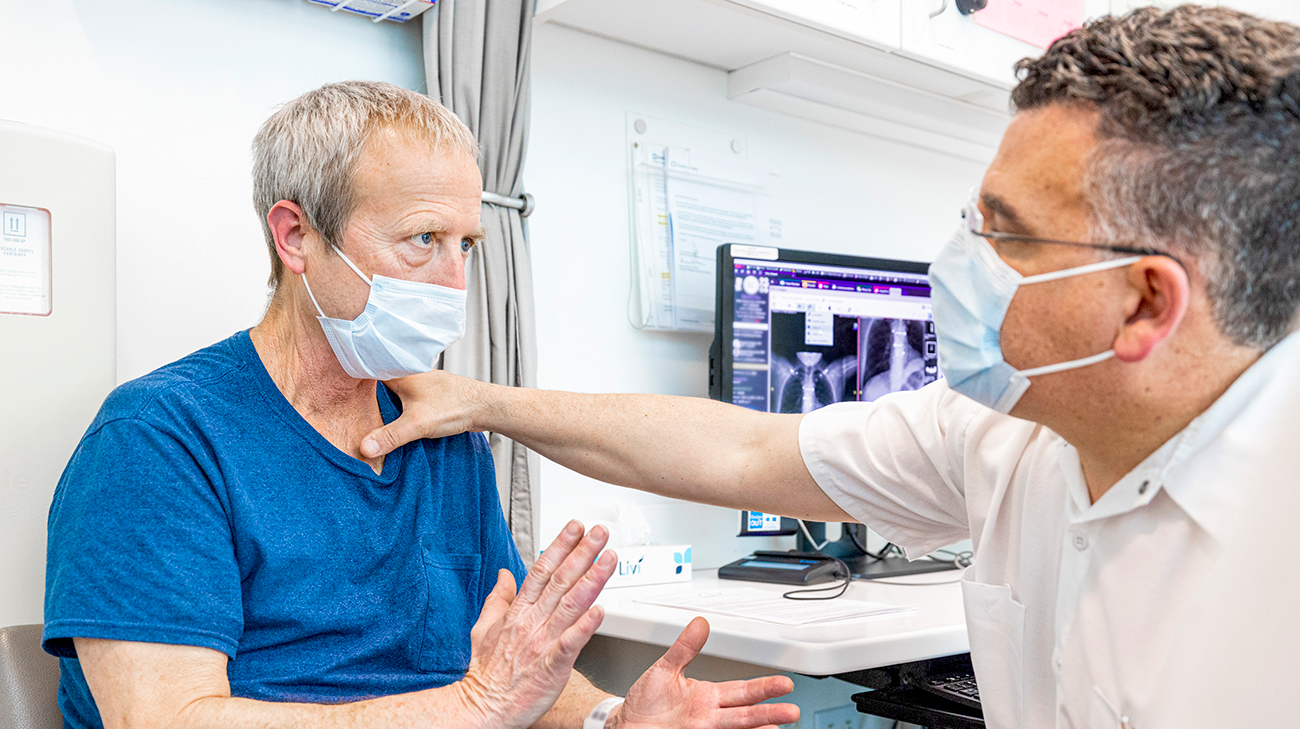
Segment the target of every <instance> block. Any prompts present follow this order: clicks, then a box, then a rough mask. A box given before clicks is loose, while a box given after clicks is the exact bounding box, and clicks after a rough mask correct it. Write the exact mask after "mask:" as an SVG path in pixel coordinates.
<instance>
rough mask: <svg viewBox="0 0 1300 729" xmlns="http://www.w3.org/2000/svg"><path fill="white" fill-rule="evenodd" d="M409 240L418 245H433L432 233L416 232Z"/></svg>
mask: <svg viewBox="0 0 1300 729" xmlns="http://www.w3.org/2000/svg"><path fill="white" fill-rule="evenodd" d="M411 240H412V241H413V242H414V243H415V244H416V245H418V246H430V245H433V233H416V234H415V235H413V236H411Z"/></svg>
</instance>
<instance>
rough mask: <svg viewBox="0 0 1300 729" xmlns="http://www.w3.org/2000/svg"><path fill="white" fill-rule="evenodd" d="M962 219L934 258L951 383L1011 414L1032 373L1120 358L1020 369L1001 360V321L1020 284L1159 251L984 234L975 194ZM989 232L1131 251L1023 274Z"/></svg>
mask: <svg viewBox="0 0 1300 729" xmlns="http://www.w3.org/2000/svg"><path fill="white" fill-rule="evenodd" d="M962 218H963V220H962V223H961V225H960V226H959V227H958V228H957V232H956V233H955V234H954V235H953V237H952V240H950V241H949V242H948V245H946V246H944V248H943V249H942V250H941V251H939V255H938V256H937V257H935V259H934V263H932V264H930V286H931V287H932V290H931V294H930V295H931V302H932V304H933V306H934V327H935V332H936V335H937V338H938V342H939V368H940V369H941V370H942V371H943V376H944V377H945V378H946V379H947V380H948V385H949V387H951V388H952V389H953V390H955V391H957V392H959V393H961V394H963V395H965V396H966V397H969V398H970V399H972V400H974V401H976V402H978V403H980V404H981V405H984V406H986V407H990V408H993V409H994V410H997V411H998V412H1001V413H1007V412H1010V411H1011V408H1013V407H1015V405H1016V403H1017V402H1019V401H1020V398H1021V396H1022V395H1024V394H1025V390H1027V389H1029V378H1031V377H1034V376H1036V375H1045V374H1048V373H1051V372H1061V371H1064V370H1072V369H1076V368H1079V367H1086V366H1088V365H1091V364H1096V363H1097V362H1101V361H1103V360H1107V359H1110V358H1111V357H1114V356H1115V350H1114V349H1109V350H1107V351H1105V352H1101V353H1099V354H1095V355H1092V356H1091V357H1083V358H1081V359H1076V360H1071V361H1069V362H1061V363H1059V364H1053V365H1046V366H1043V367H1034V368H1032V369H1027V370H1017V369H1016V368H1014V367H1012V366H1011V365H1009V364H1007V362H1006V360H1004V359H1003V358H1002V345H1001V342H1000V339H1001V335H1002V321H1003V319H1005V318H1006V315H1007V309H1008V307H1010V306H1011V299H1012V298H1013V297H1015V295H1016V291H1017V290H1018V289H1019V288H1020V287H1021V286H1025V285H1028V284H1035V283H1042V282H1044V281H1055V280H1057V279H1061V278H1069V277H1071V276H1083V275H1085V274H1090V273H1095V272H1097V271H1106V270H1109V269H1112V268H1120V267H1123V266H1129V265H1132V264H1133V263H1135V262H1137V261H1139V260H1141V259H1142V255H1138V254H1143V255H1145V254H1159V252H1158V251H1149V252H1147V251H1142V250H1139V249H1133V248H1125V247H1120V246H1103V245H1096V244H1089V243H1074V242H1070V241H1053V240H1046V239H1038V238H1030V237H1027V236H1016V235H1004V234H996V233H994V234H989V233H983V232H982V231H983V230H984V217H983V215H982V214H981V213H980V211H979V206H978V205H977V204H976V202H975V198H974V196H973V195H972V197H971V200H970V202H968V203H967V205H966V210H965V212H964V213H963V214H962ZM985 236H996V237H999V238H1001V237H1005V238H1008V239H1014V240H1019V241H1024V242H1037V243H1048V244H1051V243H1059V244H1064V245H1077V246H1085V247H1089V248H1099V249H1102V250H1108V251H1114V252H1121V253H1129V254H1131V255H1128V256H1125V257H1122V258H1116V259H1112V260H1108V261H1101V262H1098V263H1091V264H1088V265H1086V266H1076V267H1074V268H1067V269H1064V270H1061V271H1052V272H1050V273H1041V274H1038V275H1036V276H1023V275H1021V274H1020V273H1019V272H1018V271H1016V270H1015V269H1014V268H1012V267H1011V266H1009V265H1007V263H1006V262H1005V261H1003V260H1002V257H1001V256H999V255H998V254H997V251H996V250H994V249H993V246H992V245H991V244H990V243H989V242H988V240H986V239H985Z"/></svg>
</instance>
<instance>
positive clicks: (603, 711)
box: [582, 696, 623, 729]
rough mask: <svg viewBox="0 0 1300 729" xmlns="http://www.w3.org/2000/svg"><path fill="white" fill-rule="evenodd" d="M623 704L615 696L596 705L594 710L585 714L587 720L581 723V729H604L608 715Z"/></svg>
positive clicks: (621, 700)
mask: <svg viewBox="0 0 1300 729" xmlns="http://www.w3.org/2000/svg"><path fill="white" fill-rule="evenodd" d="M621 703H623V699H620V698H619V697H617V696H611V697H609V698H608V699H605V700H604V701H602V702H600V703H599V704H596V708H594V709H592V710H591V713H590V714H587V720H586V721H584V722H582V729H605V721H606V720H607V719H609V715H610V714H612V713H614V709H615V708H617V707H618V705H619V704H621Z"/></svg>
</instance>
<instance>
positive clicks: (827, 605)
mask: <svg viewBox="0 0 1300 729" xmlns="http://www.w3.org/2000/svg"><path fill="white" fill-rule="evenodd" d="M637 602H641V603H645V604H647V605H662V606H664V607H672V608H682V609H684V610H694V611H697V612H703V613H719V614H721V615H732V616H735V617H738V618H750V619H751V620H762V621H764V622H768V623H776V624H777V625H791V626H797V625H812V624H813V623H826V622H830V621H833V620H851V619H853V618H868V617H872V616H876V615H893V614H895V613H901V612H907V611H909V610H913V609H914V607H913V606H911V605H889V604H886V603H882V602H864V601H861V600H850V599H848V598H842V597H841V598H837V599H835V600H788V599H786V598H784V597H781V595H780V594H777V593H773V592H766V591H764V590H759V589H755V588H753V587H738V588H735V589H713V590H701V591H699V592H671V593H665V594H663V595H657V596H656V595H651V596H648V597H643V598H639V599H638V600H637Z"/></svg>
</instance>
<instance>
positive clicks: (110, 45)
mask: <svg viewBox="0 0 1300 729" xmlns="http://www.w3.org/2000/svg"><path fill="white" fill-rule="evenodd" d="M419 26H420V24H419V22H418V21H415V22H410V23H406V24H396V23H381V24H378V25H376V24H373V23H371V22H370V21H369V20H367V19H364V18H361V17H358V16H352V15H348V14H346V13H344V14H331V13H330V12H328V11H327V10H326V9H324V8H321V7H318V6H313V5H310V4H308V3H306V2H304V1H303V0H131V1H130V2H104V1H103V0H41V1H40V2H31V1H30V0H0V68H3V69H5V74H4V76H5V78H4V81H3V82H0V118H3V119H11V120H14V121H20V122H26V123H30V124H36V125H40V126H45V127H50V128H53V129H58V130H61V131H65V132H70V133H73V134H77V135H81V136H84V137H89V138H91V139H95V140H98V141H101V142H104V143H107V144H108V145H110V146H112V147H113V148H114V149H115V150H116V151H117V179H118V189H117V199H118V208H117V212H118V218H117V220H118V224H117V270H118V279H117V280H118V288H117V342H118V350H117V377H118V381H119V382H122V381H125V380H129V379H132V378H135V377H138V376H140V375H142V374H144V373H146V372H148V371H150V370H152V369H154V368H155V367H158V366H160V365H163V364H166V363H167V362H170V361H172V360H174V359H176V358H178V357H181V356H183V355H185V354H188V353H189V352H192V351H194V350H196V349H199V348H201V347H204V346H206V345H208V344H211V343H213V342H215V341H217V340H220V339H223V338H225V337H227V336H229V335H230V334H232V333H234V332H235V331H236V330H238V329H243V328H246V327H249V326H252V325H253V324H255V323H257V321H258V320H259V319H260V318H261V314H262V308H263V305H264V303H265V291H266V288H265V281H266V276H267V273H268V272H269V270H270V268H269V263H268V260H269V259H268V257H267V253H266V248H265V246H264V244H263V243H262V233H261V230H260V227H259V225H258V222H257V216H256V215H255V214H254V213H253V207H252V202H251V200H250V195H251V183H250V181H249V151H248V150H249V144H250V142H251V141H252V138H253V134H254V132H255V131H256V130H257V127H258V125H259V124H261V122H262V121H263V120H265V119H266V117H267V116H269V115H270V113H271V111H272V110H273V109H274V108H275V107H276V106H277V105H278V104H280V103H283V102H285V101H288V100H289V99H292V98H293V97H295V96H297V95H298V94H300V93H302V92H304V91H306V90H308V89H311V88H314V87H317V86H320V85H321V84H323V83H326V82H329V81H339V80H345V79H373V80H382V81H391V82H393V83H396V84H399V85H402V86H406V87H408V88H416V89H420V90H423V88H424V86H423V84H424V71H423V58H422V54H421V45H420V27H419Z"/></svg>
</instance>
